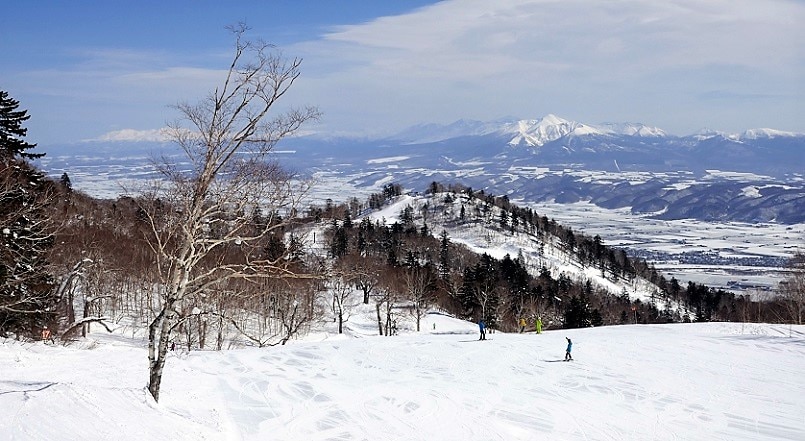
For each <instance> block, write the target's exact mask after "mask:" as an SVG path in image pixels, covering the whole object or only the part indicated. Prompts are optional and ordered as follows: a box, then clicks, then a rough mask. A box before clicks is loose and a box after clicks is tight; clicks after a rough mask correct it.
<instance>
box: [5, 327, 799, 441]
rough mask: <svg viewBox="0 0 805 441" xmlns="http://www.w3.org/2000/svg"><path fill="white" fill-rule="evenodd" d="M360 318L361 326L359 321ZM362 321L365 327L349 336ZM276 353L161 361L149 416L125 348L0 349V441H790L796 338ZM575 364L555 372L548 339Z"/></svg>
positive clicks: (132, 349) (740, 334)
mask: <svg viewBox="0 0 805 441" xmlns="http://www.w3.org/2000/svg"><path fill="white" fill-rule="evenodd" d="M367 312H368V311H367ZM364 317H367V318H364ZM331 326H332V324H326V325H325V328H323V330H322V331H321V332H317V333H315V334H311V336H310V337H309V338H308V339H307V340H306V341H295V342H293V343H292V344H289V345H287V346H283V347H272V348H265V349H239V350H231V351H224V352H211V351H194V352H191V353H187V352H179V351H176V352H172V353H171V355H170V359H169V360H168V362H167V365H166V374H165V377H164V381H163V389H162V399H161V401H160V403H159V404H156V403H154V402H153V401H152V400H151V399H150V398H149V395H148V394H147V392H146V389H145V384H146V379H147V370H146V349H145V348H144V342H143V341H142V340H141V339H140V338H133V339H132V338H131V335H132V333H131V332H130V331H124V330H122V329H121V330H120V332H119V333H118V332H116V333H115V334H112V335H109V334H105V333H103V334H101V333H93V334H91V339H89V340H86V341H82V342H79V343H77V344H75V345H74V346H70V347H62V346H54V345H52V344H47V345H46V344H43V343H34V344H31V343H20V342H16V341H13V340H0V366H2V369H3V377H2V379H0V413H2V415H4V418H3V419H0V439H4V440H15V441H25V440H44V439H49V440H132V441H142V440H166V441H168V440H268V439H271V440H312V441H316V440H400V441H403V440H404V441H409V440H440V441H452V440H456V441H458V440H460V441H471V440H506V441H511V440H525V439H555V440H703V439H707V440H803V439H805V375H803V374H804V373H805V370H803V369H804V368H805V364H804V362H803V360H805V326H779V325H758V324H735V323H729V324H727V323H708V324H679V325H663V326H660V325H654V326H647V325H643V326H641V325H633V326H612V327H602V328H594V329H585V330H567V331H565V330H551V331H547V332H545V333H543V334H542V335H536V334H535V333H533V332H530V333H526V334H504V333H499V332H498V333H494V334H490V335H489V338H490V340H489V341H486V342H479V341H477V332H476V326H475V325H474V324H472V323H467V322H463V321H459V320H456V319H452V318H450V317H447V316H444V315H441V314H435V313H432V314H429V315H428V316H427V317H426V319H425V321H424V323H423V331H422V332H420V333H415V332H413V331H412V330H411V323H403V324H402V326H401V327H402V328H403V329H402V331H401V335H399V336H395V337H377V336H373V335H371V334H372V332H373V329H374V325H373V324H372V321H371V320H370V319H369V318H368V315H360V314H358V315H354V316H353V317H352V318H351V319H350V321H349V322H348V333H347V334H345V335H341V336H338V335H335V334H333V333H331V332H328V331H331V329H329V327H331ZM566 336H568V337H570V338H572V339H573V342H574V347H573V356H574V358H575V361H573V362H563V361H561V360H562V359H563V356H564V348H565V337H566Z"/></svg>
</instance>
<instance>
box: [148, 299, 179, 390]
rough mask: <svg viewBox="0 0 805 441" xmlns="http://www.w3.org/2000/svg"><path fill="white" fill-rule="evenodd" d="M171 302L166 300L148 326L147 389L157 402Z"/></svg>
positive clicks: (165, 352) (163, 366)
mask: <svg viewBox="0 0 805 441" xmlns="http://www.w3.org/2000/svg"><path fill="white" fill-rule="evenodd" d="M173 303H174V302H166V303H165V305H164V306H163V308H162V310H161V311H160V312H159V315H157V316H156V317H155V318H154V321H152V322H151V325H149V326H148V391H149V392H150V393H151V396H152V397H154V401H156V402H159V388H160V385H161V384H162V372H163V370H164V368H165V357H166V356H167V354H168V341H169V340H170V331H171V326H170V325H171V324H170V321H171V320H170V319H171V318H172V317H171V316H170V312H169V311H171V310H172V308H173Z"/></svg>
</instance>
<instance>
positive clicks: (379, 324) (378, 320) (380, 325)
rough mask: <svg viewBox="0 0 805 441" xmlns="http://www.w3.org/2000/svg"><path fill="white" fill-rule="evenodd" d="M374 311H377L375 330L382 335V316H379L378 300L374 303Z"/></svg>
mask: <svg viewBox="0 0 805 441" xmlns="http://www.w3.org/2000/svg"><path fill="white" fill-rule="evenodd" d="M375 311H377V330H378V332H379V333H380V335H383V318H382V317H381V316H380V302H377V303H375Z"/></svg>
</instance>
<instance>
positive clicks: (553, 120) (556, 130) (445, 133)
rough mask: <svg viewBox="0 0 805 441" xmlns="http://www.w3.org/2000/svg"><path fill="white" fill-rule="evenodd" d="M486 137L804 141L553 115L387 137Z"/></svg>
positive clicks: (775, 133) (541, 141)
mask: <svg viewBox="0 0 805 441" xmlns="http://www.w3.org/2000/svg"><path fill="white" fill-rule="evenodd" d="M486 135H501V136H510V137H511V139H510V140H509V141H508V144H509V145H526V146H531V147H539V146H542V145H545V144H547V143H549V142H553V141H556V140H559V139H562V138H566V139H572V138H577V137H585V136H597V137H610V138H617V137H622V136H629V137H655V138H665V139H674V138H694V139H699V140H705V139H709V138H714V137H720V138H723V139H729V140H732V141H737V142H740V141H746V140H757V139H771V138H797V137H801V138H805V133H795V132H786V131H781V130H774V129H766V128H758V129H749V130H746V131H744V132H743V133H738V134H734V133H726V132H718V131H712V130H706V129H705V130H702V131H700V132H699V133H696V134H693V135H690V136H683V137H677V136H673V135H670V134H668V133H667V132H666V131H665V130H663V129H661V128H659V127H653V126H649V125H646V124H643V123H630V122H619V123H615V122H606V123H600V124H587V123H581V122H577V121H571V120H567V119H564V118H561V117H559V116H556V115H553V114H548V115H546V116H544V117H542V118H538V119H522V120H516V119H511V118H510V119H503V120H498V121H491V122H484V121H474V120H467V119H461V120H458V121H456V122H453V123H451V124H447V125H440V124H423V125H417V126H413V127H410V128H408V129H406V130H403V131H402V132H400V133H397V134H395V135H392V136H390V137H389V138H390V139H395V140H400V141H404V142H407V143H410V144H424V143H432V142H437V141H444V140H448V139H453V138H460V137H467V136H486Z"/></svg>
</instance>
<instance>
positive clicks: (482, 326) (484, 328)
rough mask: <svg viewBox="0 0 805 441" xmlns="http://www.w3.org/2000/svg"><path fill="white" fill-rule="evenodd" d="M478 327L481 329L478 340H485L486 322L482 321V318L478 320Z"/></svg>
mask: <svg viewBox="0 0 805 441" xmlns="http://www.w3.org/2000/svg"><path fill="white" fill-rule="evenodd" d="M478 329H479V330H480V331H481V338H479V339H478V340H486V323H484V319H481V320H479V321H478Z"/></svg>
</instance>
